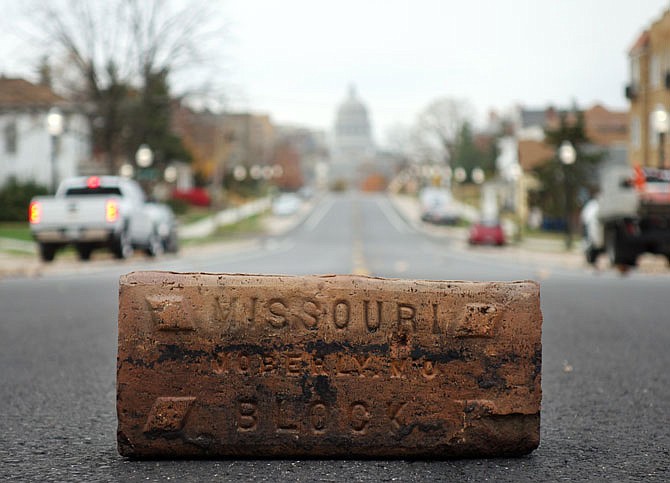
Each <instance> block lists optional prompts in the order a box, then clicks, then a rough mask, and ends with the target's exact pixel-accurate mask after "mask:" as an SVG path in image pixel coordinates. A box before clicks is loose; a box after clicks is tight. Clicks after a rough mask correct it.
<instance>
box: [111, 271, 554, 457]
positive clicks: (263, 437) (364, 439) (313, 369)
mask: <svg viewBox="0 0 670 483" xmlns="http://www.w3.org/2000/svg"><path fill="white" fill-rule="evenodd" d="M541 323H542V315H541V313H540V302H539V287H538V285H537V284H536V283H534V282H505V283H501V282H496V283H474V282H449V281H421V280H388V279H380V278H369V277H360V276H307V277H288V276H286V277H285V276H257V275H249V276H247V275H225V274H201V273H183V274H181V273H168V272H136V273H131V274H129V275H126V276H124V277H122V278H121V281H120V300H119V346H118V374H117V411H118V448H119V451H120V453H121V454H123V455H125V456H130V457H137V458H143V457H203V456H205V457H218V456H253V457H270V456H273V457H296V456H340V457H343V456H349V457H351V456H360V457H408V456H409V457H411V456H419V457H428V456H432V457H458V456H498V455H520V454H525V453H528V452H530V451H532V450H533V449H534V448H536V447H537V445H538V444H539V437H540V400H541V386H540V373H541Z"/></svg>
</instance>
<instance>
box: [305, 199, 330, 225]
mask: <svg viewBox="0 0 670 483" xmlns="http://www.w3.org/2000/svg"><path fill="white" fill-rule="evenodd" d="M333 203H334V200H333V199H332V198H331V197H328V198H327V199H326V200H324V201H323V202H322V203H321V204H320V205H319V206H318V208H317V209H316V210H314V213H312V214H311V215H310V217H309V219H308V220H307V221H306V222H305V228H306V229H307V231H314V229H315V228H316V227H317V226H318V224H319V223H321V220H323V217H324V216H326V214H327V213H328V212H329V211H330V209H331V208H332V207H333Z"/></svg>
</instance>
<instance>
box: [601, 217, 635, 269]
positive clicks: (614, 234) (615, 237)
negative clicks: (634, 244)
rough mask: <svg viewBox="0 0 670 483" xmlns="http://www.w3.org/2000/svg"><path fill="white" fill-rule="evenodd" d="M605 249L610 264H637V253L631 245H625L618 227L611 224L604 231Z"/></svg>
mask: <svg viewBox="0 0 670 483" xmlns="http://www.w3.org/2000/svg"><path fill="white" fill-rule="evenodd" d="M605 250H606V251H607V257H608V258H609V261H610V263H611V264H612V265H626V266H631V267H634V266H635V265H636V264H637V254H635V253H634V252H633V250H632V248H631V247H629V246H626V242H625V241H624V240H623V236H622V235H621V232H620V231H619V229H618V228H617V227H615V226H612V227H610V228H608V229H607V231H606V232H605Z"/></svg>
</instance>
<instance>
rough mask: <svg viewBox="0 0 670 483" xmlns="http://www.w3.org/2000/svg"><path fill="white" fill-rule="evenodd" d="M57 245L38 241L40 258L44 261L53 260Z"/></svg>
mask: <svg viewBox="0 0 670 483" xmlns="http://www.w3.org/2000/svg"><path fill="white" fill-rule="evenodd" d="M57 249H58V247H57V246H56V245H54V244H53V243H40V258H41V259H42V261H44V262H53V259H54V258H55V257H56V250H57Z"/></svg>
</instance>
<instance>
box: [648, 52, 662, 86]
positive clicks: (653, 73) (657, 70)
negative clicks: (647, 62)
mask: <svg viewBox="0 0 670 483" xmlns="http://www.w3.org/2000/svg"><path fill="white" fill-rule="evenodd" d="M649 77H650V78H651V87H653V88H658V87H661V60H660V59H659V57H658V54H654V55H652V56H651V67H650V68H649Z"/></svg>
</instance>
